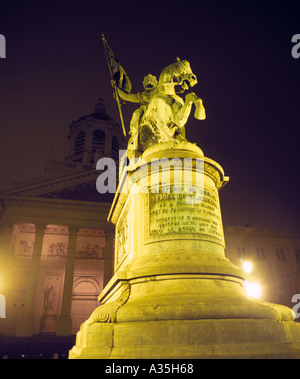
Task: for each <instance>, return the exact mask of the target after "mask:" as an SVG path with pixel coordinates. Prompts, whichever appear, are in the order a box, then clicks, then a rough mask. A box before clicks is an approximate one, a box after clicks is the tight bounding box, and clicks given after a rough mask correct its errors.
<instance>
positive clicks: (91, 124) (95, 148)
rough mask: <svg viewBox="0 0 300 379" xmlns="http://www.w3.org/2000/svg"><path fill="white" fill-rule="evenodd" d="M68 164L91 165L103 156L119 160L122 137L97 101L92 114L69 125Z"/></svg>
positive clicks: (116, 126)
mask: <svg viewBox="0 0 300 379" xmlns="http://www.w3.org/2000/svg"><path fill="white" fill-rule="evenodd" d="M69 128H70V134H69V136H68V138H69V140H70V143H69V154H68V156H67V157H66V160H67V161H68V162H74V163H82V164H83V165H91V164H92V165H93V164H94V163H96V162H97V160H98V159H99V158H101V157H103V156H105V157H112V158H114V159H117V160H118V158H119V149H120V148H121V145H122V140H123V135H122V131H121V129H120V127H119V125H118V124H116V123H115V122H114V121H113V120H112V118H111V117H110V116H108V115H107V114H106V109H105V106H104V104H103V100H102V99H99V102H98V104H97V105H96V106H95V108H94V112H93V113H91V114H88V115H86V116H82V117H80V118H79V119H78V120H77V121H73V122H72V123H71V124H70V125H69Z"/></svg>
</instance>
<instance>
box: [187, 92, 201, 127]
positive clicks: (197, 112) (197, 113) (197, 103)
mask: <svg viewBox="0 0 300 379" xmlns="http://www.w3.org/2000/svg"><path fill="white" fill-rule="evenodd" d="M185 99H186V101H187V99H188V100H189V101H192V102H193V103H194V105H195V107H196V109H195V113H194V117H195V118H196V119H197V120H205V118H206V114H205V108H204V106H203V102H202V100H201V99H200V98H199V97H198V96H197V95H196V94H194V92H191V93H188V94H187V95H186V97H185Z"/></svg>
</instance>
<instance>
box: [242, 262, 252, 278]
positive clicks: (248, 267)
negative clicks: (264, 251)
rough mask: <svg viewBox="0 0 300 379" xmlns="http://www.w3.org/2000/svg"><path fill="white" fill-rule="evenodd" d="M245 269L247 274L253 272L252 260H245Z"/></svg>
mask: <svg viewBox="0 0 300 379" xmlns="http://www.w3.org/2000/svg"><path fill="white" fill-rule="evenodd" d="M243 269H244V271H245V273H246V274H248V275H250V274H251V273H252V263H251V262H244V264H243Z"/></svg>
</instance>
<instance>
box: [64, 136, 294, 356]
mask: <svg viewBox="0 0 300 379" xmlns="http://www.w3.org/2000/svg"><path fill="white" fill-rule="evenodd" d="M142 157H143V159H144V160H143V161H141V162H140V163H139V164H136V165H135V166H133V165H132V166H131V167H130V166H129V167H128V171H127V175H125V173H124V175H123V179H124V180H122V179H121V181H120V186H119V189H118V192H117V193H116V196H115V200H114V202H113V204H112V208H111V211H110V214H109V220H110V221H112V222H113V223H114V224H115V225H116V235H115V239H116V248H115V274H114V276H113V278H112V279H111V280H110V282H109V283H108V284H107V286H106V287H105V288H104V290H103V291H102V293H101V294H100V296H99V300H100V301H101V303H102V305H101V306H100V307H98V308H97V309H96V310H95V311H94V312H93V313H92V315H91V316H90V318H89V319H88V320H87V321H86V322H85V323H84V324H83V325H82V326H81V330H80V331H79V332H78V333H77V339H76V346H74V347H73V349H72V350H71V351H70V358H115V359H117V358H208V357H211V358H236V357H241V358H256V357H264V358H296V357H297V358H299V357H300V326H299V324H296V323H294V322H293V320H294V314H293V311H292V310H291V309H289V308H287V307H284V306H280V305H276V304H270V303H266V302H262V301H259V300H253V299H250V298H249V297H248V296H247V294H246V290H245V287H244V285H243V283H244V280H245V279H246V275H245V274H244V273H243V272H241V271H240V270H239V269H238V268H237V267H236V266H234V265H233V264H232V263H231V262H230V261H229V260H228V259H227V258H226V257H225V254H224V247H225V244H224V236H223V227H222V218H221V211H220V204H219V196H218V191H219V190H220V189H221V188H222V187H223V186H224V184H226V182H227V181H228V178H227V177H226V176H224V172H223V169H222V168H221V167H220V166H219V164H217V163H216V162H214V161H212V160H210V159H208V158H206V157H204V156H203V153H202V151H201V150H200V149H199V148H198V147H197V146H195V145H193V144H190V143H188V142H179V141H175V140H174V141H168V142H163V143H160V144H157V145H154V146H152V147H150V148H148V149H147V150H146V151H145V152H144V153H143V156H142ZM174 157H175V158H179V160H177V161H176V162H175V161H174V163H175V167H173V166H171V170H169V166H168V164H167V163H166V162H167V161H164V162H162V161H160V163H161V166H160V167H158V166H155V165H153V166H152V167H151V158H156V159H161V158H169V159H172V158H174ZM184 158H186V159H187V158H193V159H194V160H193V161H188V163H190V165H189V166H188V165H187V166H184V165H183V162H184ZM195 158H197V160H196V159H195ZM180 161H181V162H182V163H180ZM183 167H184V171H185V173H187V172H190V173H191V172H192V173H193V174H192V177H190V181H189V182H187V183H186V182H185V184H187V186H186V188H185V189H186V190H187V191H183V192H181V193H180V192H177V193H176V188H177V187H178V185H179V181H180V180H179V179H178V178H180V175H178V174H179V173H182V174H183ZM151 168H152V170H151V171H150V169H151ZM164 170H165V174H164ZM169 171H171V175H170V183H169V190H170V191H169V192H164V191H166V190H167V187H168V183H167V184H166V177H167V176H166V174H167V172H169ZM150 172H151V175H153V178H154V179H155V180H153V181H152V186H151V185H149V183H150V184H151V180H150ZM197 173H198V174H199V177H200V182H196V180H197V179H196V178H199V177H197ZM182 177H183V175H182ZM153 178H152V179H153ZM201 178H202V179H201ZM201 180H202V181H201ZM192 186H195V187H196V189H197V192H196V193H197V196H198V198H197V196H196V197H192V196H191V195H190V193H189V190H190V189H191V188H192ZM154 187H155V188H159V189H160V192H159V193H156V192H153V191H154ZM124 188H125V189H127V190H126V191H125V190H124ZM201 194H203V198H202V201H199V199H200V200H201V196H202V195H201Z"/></svg>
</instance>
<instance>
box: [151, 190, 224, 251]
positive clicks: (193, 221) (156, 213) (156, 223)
mask: <svg viewBox="0 0 300 379" xmlns="http://www.w3.org/2000/svg"><path fill="white" fill-rule="evenodd" d="M203 191H204V192H203V193H202V195H201V201H199V202H193V203H192V204H191V203H190V198H191V195H190V192H189V191H185V192H183V193H176V191H175V192H174V186H170V192H169V193H162V192H159V193H152V192H151V191H150V192H149V194H148V212H149V229H148V231H149V237H150V239H151V237H159V236H166V235H172V234H177V235H178V234H179V235H180V236H182V234H192V235H193V236H192V238H196V239H205V240H210V241H213V242H219V243H222V244H223V243H224V238H223V227H222V219H221V212H220V206H219V199H218V193H217V190H216V189H214V188H205V189H204V190H203Z"/></svg>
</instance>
